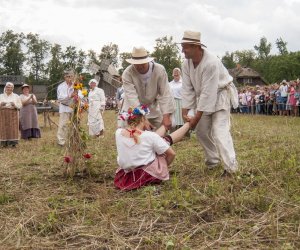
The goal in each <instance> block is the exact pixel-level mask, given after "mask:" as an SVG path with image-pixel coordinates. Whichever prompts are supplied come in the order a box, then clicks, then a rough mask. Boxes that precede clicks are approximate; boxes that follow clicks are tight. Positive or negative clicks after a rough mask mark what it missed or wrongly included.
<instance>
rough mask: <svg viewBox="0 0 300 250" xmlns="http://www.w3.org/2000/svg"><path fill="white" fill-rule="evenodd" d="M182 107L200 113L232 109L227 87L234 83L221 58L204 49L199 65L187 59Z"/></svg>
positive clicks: (183, 69) (183, 72)
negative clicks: (195, 109) (193, 109)
mask: <svg viewBox="0 0 300 250" xmlns="http://www.w3.org/2000/svg"><path fill="white" fill-rule="evenodd" d="M182 78H183V84H182V91H181V94H182V107H183V108H186V109H192V108H195V107H196V108H197V110H198V111H203V112H208V113H211V112H216V111H218V110H222V109H225V110H228V109H229V108H230V94H229V93H228V91H227V88H226V86H229V84H230V83H231V82H232V80H233V79H232V76H230V75H229V73H228V71H227V69H226V68H225V67H224V65H223V64H222V62H221V61H220V59H219V58H217V57H216V56H214V55H212V54H211V53H209V52H208V51H207V50H206V49H204V52H203V57H202V60H201V62H200V64H199V65H197V67H196V68H194V65H193V61H192V60H191V59H186V60H185V61H184V63H183V66H182Z"/></svg>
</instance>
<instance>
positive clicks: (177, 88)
mask: <svg viewBox="0 0 300 250" xmlns="http://www.w3.org/2000/svg"><path fill="white" fill-rule="evenodd" d="M169 86H170V89H171V92H172V94H173V97H174V98H176V99H181V98H182V97H181V89H182V80H181V78H180V79H179V80H178V82H175V81H174V80H173V81H171V82H169Z"/></svg>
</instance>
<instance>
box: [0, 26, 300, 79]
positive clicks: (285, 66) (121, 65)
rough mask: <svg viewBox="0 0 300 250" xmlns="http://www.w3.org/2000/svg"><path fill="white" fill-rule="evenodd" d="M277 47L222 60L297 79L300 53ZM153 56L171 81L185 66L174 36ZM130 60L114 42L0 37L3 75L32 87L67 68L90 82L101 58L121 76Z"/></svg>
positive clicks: (263, 42)
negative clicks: (96, 45)
mask: <svg viewBox="0 0 300 250" xmlns="http://www.w3.org/2000/svg"><path fill="white" fill-rule="evenodd" d="M276 47H277V48H278V51H279V53H278V54H277V55H271V54H270V52H271V48H272V45H271V43H269V42H268V41H267V39H266V38H265V37H262V38H261V39H260V41H259V44H258V45H255V46H254V50H240V51H239V50H237V51H234V52H228V51H227V52H226V53H225V55H224V56H223V57H222V59H221V60H222V62H223V64H224V65H225V67H227V68H228V69H231V68H235V67H236V65H237V64H239V65H241V66H243V67H251V68H253V69H255V70H256V71H257V72H259V73H260V74H261V76H262V77H263V78H264V79H265V80H266V81H267V82H269V83H272V82H276V81H281V80H282V79H287V80H290V79H296V78H298V77H299V75H300V52H299V51H297V52H289V51H288V49H287V43H286V42H285V41H284V40H283V39H282V38H279V39H277V40H276ZM150 56H152V57H154V58H155V61H156V62H158V63H161V64H162V65H164V66H165V68H166V71H167V73H168V77H169V80H171V79H172V70H173V68H175V67H180V66H181V63H182V58H181V52H180V47H178V45H177V44H176V43H175V41H174V40H173V37H168V36H164V37H161V38H158V39H156V40H155V45H154V48H153V52H152V53H150ZM130 57H131V53H130V52H122V53H119V46H118V45H117V44H112V43H111V44H107V45H104V46H103V47H102V48H101V50H100V51H98V52H97V51H94V50H89V51H83V50H81V49H78V48H76V47H75V46H67V47H63V46H61V45H60V44H57V43H54V44H51V43H50V42H49V41H46V40H44V39H42V38H41V37H40V36H39V34H33V33H29V34H24V33H16V32H14V31H12V30H7V31H5V32H3V33H2V34H1V36H0V75H24V76H25V77H26V81H27V83H29V84H46V85H53V84H56V83H58V82H59V81H60V80H61V78H62V74H63V71H64V69H66V68H72V69H75V71H76V72H77V73H78V74H83V75H86V76H87V77H86V80H88V79H90V78H91V77H92V76H91V75H90V74H89V70H88V69H89V67H90V65H91V64H93V63H96V64H98V65H99V64H100V61H101V60H102V59H109V60H110V61H111V63H112V64H113V65H114V66H115V67H116V68H118V69H119V73H120V74H121V73H122V72H123V70H124V69H125V68H126V67H127V66H128V63H127V62H126V60H125V59H127V58H130Z"/></svg>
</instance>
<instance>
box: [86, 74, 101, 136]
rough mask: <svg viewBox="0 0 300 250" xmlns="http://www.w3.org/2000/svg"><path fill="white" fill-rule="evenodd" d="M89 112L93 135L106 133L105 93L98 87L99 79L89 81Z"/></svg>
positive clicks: (90, 127) (90, 130)
mask: <svg viewBox="0 0 300 250" xmlns="http://www.w3.org/2000/svg"><path fill="white" fill-rule="evenodd" d="M89 85H90V91H89V97H88V98H89V110H88V112H89V114H88V126H89V134H90V135H91V136H98V137H99V136H102V135H103V134H104V121H103V117H102V114H103V111H104V109H105V94H104V91H103V89H101V88H98V87H97V86H98V81H97V80H95V79H92V80H90V81H89Z"/></svg>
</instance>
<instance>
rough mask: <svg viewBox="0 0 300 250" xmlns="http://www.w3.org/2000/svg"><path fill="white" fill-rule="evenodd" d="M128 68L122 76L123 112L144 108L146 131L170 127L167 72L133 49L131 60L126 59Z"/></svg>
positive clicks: (144, 54)
mask: <svg viewBox="0 0 300 250" xmlns="http://www.w3.org/2000/svg"><path fill="white" fill-rule="evenodd" d="M126 61H127V62H128V63H130V64H131V65H130V66H128V67H127V68H126V69H125V71H124V72H123V75H122V80H123V87H124V103H123V108H122V110H126V111H127V110H128V108H129V107H137V106H139V105H140V104H144V105H147V106H148V107H149V109H150V114H149V115H148V120H149V122H150V123H151V124H149V127H148V129H151V128H156V129H157V128H159V127H160V125H161V124H162V125H164V126H165V128H166V129H167V130H168V129H170V128H171V125H172V122H171V114H172V113H173V112H174V110H175V108H174V102H173V97H172V94H171V92H170V87H169V82H168V76H167V72H166V70H165V68H164V66H162V65H161V64H158V63H155V62H154V61H153V58H151V57H149V56H148V53H147V51H146V50H145V49H144V48H143V47H140V48H136V47H134V48H133V51H132V57H131V59H126Z"/></svg>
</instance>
